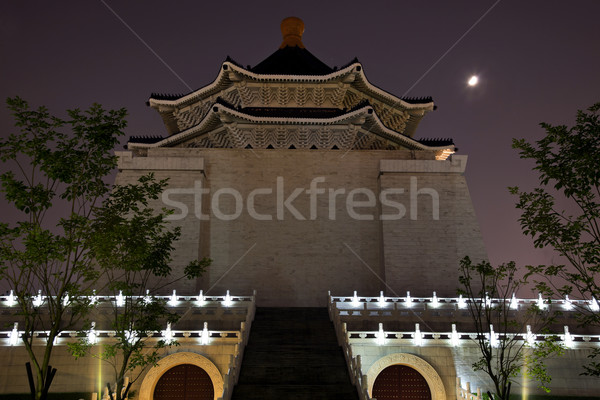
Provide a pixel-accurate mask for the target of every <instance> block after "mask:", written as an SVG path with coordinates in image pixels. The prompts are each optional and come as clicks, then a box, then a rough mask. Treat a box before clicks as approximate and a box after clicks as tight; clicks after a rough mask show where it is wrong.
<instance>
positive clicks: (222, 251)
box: [117, 148, 485, 306]
mask: <svg viewBox="0 0 600 400" xmlns="http://www.w3.org/2000/svg"><path fill="white" fill-rule="evenodd" d="M119 156H120V163H119V170H120V172H119V175H118V176H117V183H121V184H123V183H128V182H132V181H134V180H135V179H137V178H138V177H139V176H140V175H142V174H145V173H147V172H150V171H154V173H155V175H156V177H157V178H161V179H162V178H166V177H168V178H170V182H169V189H170V190H169V191H168V192H167V198H166V199H167V203H169V204H165V202H164V201H162V202H160V201H159V202H158V203H157V206H165V205H168V206H170V207H171V208H172V209H174V210H175V214H174V218H175V220H174V221H173V223H174V224H175V225H177V226H181V227H182V240H181V241H180V242H179V243H178V244H177V245H176V251H175V252H174V265H175V266H176V267H177V268H182V266H183V265H185V263H187V262H189V260H191V259H193V258H194V257H202V256H208V257H210V258H211V259H212V260H213V263H212V265H211V267H210V271H208V273H207V274H206V275H205V276H204V277H203V278H202V279H201V280H199V281H198V282H196V283H195V284H194V283H187V284H183V285H180V286H179V287H177V289H178V291H181V292H182V293H183V292H185V291H192V292H196V291H198V290H200V289H202V290H204V291H205V293H207V294H209V295H210V294H222V293H224V292H225V291H226V290H227V289H230V290H232V291H235V292H236V293H240V294H250V293H252V290H253V289H256V290H257V291H258V305H259V306H325V304H326V296H327V291H328V290H331V292H332V293H333V294H336V293H348V292H350V291H353V290H358V291H359V292H360V294H362V295H377V294H378V293H379V291H380V290H386V292H388V293H387V294H388V295H395V293H393V292H397V293H398V295H403V293H402V292H403V291H406V290H411V291H414V293H415V295H419V294H422V295H426V294H430V293H431V292H432V291H433V290H437V291H438V294H439V295H454V294H455V287H456V285H457V282H454V281H453V279H454V278H455V277H457V273H456V271H457V268H458V259H460V258H461V257H462V256H463V255H466V254H471V255H472V256H473V257H474V258H485V250H484V247H483V242H482V239H481V235H480V233H479V227H478V225H477V222H476V220H475V215H474V212H473V207H472V204H471V201H470V197H469V193H468V190H467V188H466V183H465V180H464V176H463V175H462V174H463V172H464V164H465V163H466V157H464V156H463V157H455V161H435V160H434V156H435V155H434V154H433V153H429V152H422V151H421V152H419V151H383V150H373V151H349V152H344V151H335V150H333V151H325V150H284V151H279V150H251V149H182V148H157V149H150V150H148V152H147V156H145V157H144V156H137V157H132V156H131V153H129V152H121V153H119ZM382 160H392V161H390V162H391V163H392V164H390V165H391V166H386V164H385V163H388V161H385V162H384V161H382ZM400 161H401V163H400V164H397V162H400ZM394 163H396V164H394ZM382 166H383V167H382ZM390 168H391V169H390ZM403 168H408V170H407V171H405V172H402V171H403V170H402V169H403ZM411 168H412V169H411ZM381 174H383V175H381ZM411 177H412V178H413V179H415V178H416V179H417V185H418V186H417V188H418V189H420V188H423V187H426V188H430V189H434V190H436V191H437V192H438V193H439V200H440V203H439V204H440V213H439V215H440V219H439V220H432V215H433V214H432V210H431V205H432V204H433V203H432V202H431V201H430V200H429V199H427V196H428V195H426V194H419V195H418V198H417V200H418V207H419V208H418V210H417V217H418V218H417V219H416V220H411V219H410V218H411V210H410V203H411V194H410V190H411ZM201 188H203V189H209V190H210V193H206V194H204V195H202V196H200V195H199V193H200V189H201ZM311 188H312V193H313V194H312V195H311ZM390 188H392V189H394V188H396V189H404V193H403V194H398V193H395V194H392V195H390V197H389V199H388V200H392V201H396V202H397V203H400V204H401V205H403V206H404V207H405V208H406V214H405V215H404V216H402V218H399V219H396V220H389V221H381V220H380V214H381V211H383V212H384V213H385V214H387V215H390V214H394V213H396V214H398V215H399V211H398V207H389V206H385V205H384V208H383V209H382V207H381V204H380V202H379V196H380V190H381V189H390ZM257 189H258V191H257ZM418 189H417V190H418ZM194 193H196V194H194ZM370 193H372V195H371V194H370ZM394 196H396V197H394ZM286 201H287V203H286ZM348 201H350V207H348V204H347V202H348ZM174 202H176V203H174ZM286 204H287V205H288V206H286ZM388 204H389V202H388ZM428 204H429V205H428ZM353 205H354V206H353ZM386 207H387V208H386ZM428 207H429V208H428ZM398 215H397V216H398ZM203 218H204V219H203ZM441 274H443V275H444V277H445V278H446V279H444V280H443V281H442V280H440V279H439V277H440V275H441ZM449 277H450V278H452V279H448V278H449ZM442 282H444V283H442ZM386 283H387V284H386ZM169 289H171V288H169Z"/></svg>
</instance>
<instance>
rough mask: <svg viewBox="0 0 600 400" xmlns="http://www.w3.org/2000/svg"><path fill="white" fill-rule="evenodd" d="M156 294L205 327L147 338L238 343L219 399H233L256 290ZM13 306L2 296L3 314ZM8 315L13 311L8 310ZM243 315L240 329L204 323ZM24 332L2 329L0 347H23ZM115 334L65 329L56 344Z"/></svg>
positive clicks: (40, 340) (110, 302)
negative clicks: (237, 293)
mask: <svg viewBox="0 0 600 400" xmlns="http://www.w3.org/2000/svg"><path fill="white" fill-rule="evenodd" d="M143 297H144V296H140V297H137V298H136V299H142V298H143ZM154 297H155V298H161V299H164V300H166V301H167V302H169V305H170V306H172V307H186V308H188V309H190V310H193V311H194V316H193V318H194V319H197V320H198V321H200V326H203V329H196V330H174V329H170V327H167V328H166V329H165V330H163V331H161V332H147V333H146V334H145V335H144V337H145V338H146V340H150V341H159V340H174V341H182V342H186V344H189V343H190V342H195V344H196V345H198V346H211V345H223V344H229V345H231V344H233V345H234V346H235V348H234V352H233V354H231V355H230V360H229V370H228V371H227V373H226V374H225V375H224V376H223V381H224V389H223V395H222V397H220V398H219V399H220V400H230V399H231V394H232V392H233V387H234V386H235V384H236V383H237V382H238V379H239V372H240V368H241V365H242V360H243V357H244V350H245V347H246V345H247V344H248V339H249V337H250V329H251V327H252V322H253V321H254V316H255V313H256V291H254V292H253V295H252V296H233V295H229V293H227V294H226V295H224V296H202V294H200V295H199V296H177V295H176V294H175V293H174V294H173V295H171V296H154ZM41 301H42V304H41V306H43V302H44V301H46V298H45V297H42V298H41ZM93 301H94V302H95V303H97V305H98V307H100V308H102V307H112V306H114V305H115V302H117V301H118V299H117V297H116V296H100V295H99V296H94V298H93ZM3 302H4V303H3ZM6 303H11V304H6ZM2 306H4V307H2ZM14 306H16V305H15V304H14V298H13V299H9V296H0V308H4V311H5V312H4V314H7V313H6V311H10V308H12V307H14ZM7 308H8V310H7ZM8 315H11V314H10V313H9V314H8ZM240 316H243V317H244V320H243V321H241V322H240V329H239V330H209V329H208V326H207V325H206V324H203V323H204V322H205V321H206V320H210V319H212V320H227V319H239V317H240ZM90 334H91V336H90ZM22 335H23V331H20V330H19V329H18V324H16V323H15V326H14V328H13V329H12V330H9V331H0V346H22V345H23V343H22V340H20V339H21V337H22ZM115 336H116V333H115V331H113V330H96V329H91V330H86V331H77V330H68V331H62V332H61V333H60V334H59V335H58V336H57V338H56V339H55V340H56V342H55V345H56V346H60V345H66V344H67V343H70V342H75V341H76V340H79V339H82V338H86V337H87V338H88V340H90V339H91V341H92V342H93V344H102V343H111V342H116V341H117V338H115ZM47 337H48V333H47V332H46V331H36V332H34V342H33V344H34V345H40V346H43V345H45V344H46V342H47Z"/></svg>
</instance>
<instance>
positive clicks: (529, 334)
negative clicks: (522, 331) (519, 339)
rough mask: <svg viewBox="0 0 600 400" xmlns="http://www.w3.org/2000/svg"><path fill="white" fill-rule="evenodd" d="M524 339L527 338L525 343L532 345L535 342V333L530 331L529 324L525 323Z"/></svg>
mask: <svg viewBox="0 0 600 400" xmlns="http://www.w3.org/2000/svg"><path fill="white" fill-rule="evenodd" d="M525 340H527V344H528V345H530V346H533V343H535V335H534V334H533V332H531V325H527V334H526V335H525Z"/></svg>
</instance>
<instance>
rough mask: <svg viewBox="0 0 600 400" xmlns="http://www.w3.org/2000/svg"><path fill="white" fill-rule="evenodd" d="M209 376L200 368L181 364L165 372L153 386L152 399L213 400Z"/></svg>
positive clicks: (213, 394) (213, 392)
mask: <svg viewBox="0 0 600 400" xmlns="http://www.w3.org/2000/svg"><path fill="white" fill-rule="evenodd" d="M214 397H215V391H214V389H213V385H212V381H211V380H210V376H208V374H207V373H206V371H204V370H203V369H202V368H200V367H198V366H196V365H192V364H181V365H178V366H176V367H173V368H171V369H170V370H168V371H167V372H165V373H164V374H163V375H162V376H161V377H160V379H159V380H158V383H157V384H156V387H155V388H154V400H192V399H193V400H213V399H214Z"/></svg>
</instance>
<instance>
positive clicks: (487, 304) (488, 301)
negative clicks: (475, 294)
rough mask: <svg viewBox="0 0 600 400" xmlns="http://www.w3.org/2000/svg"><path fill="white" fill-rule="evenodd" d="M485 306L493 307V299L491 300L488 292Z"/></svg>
mask: <svg viewBox="0 0 600 400" xmlns="http://www.w3.org/2000/svg"><path fill="white" fill-rule="evenodd" d="M485 306H486V307H488V308H489V307H491V306H492V299H490V296H488V294H487V292H486V293H485Z"/></svg>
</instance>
